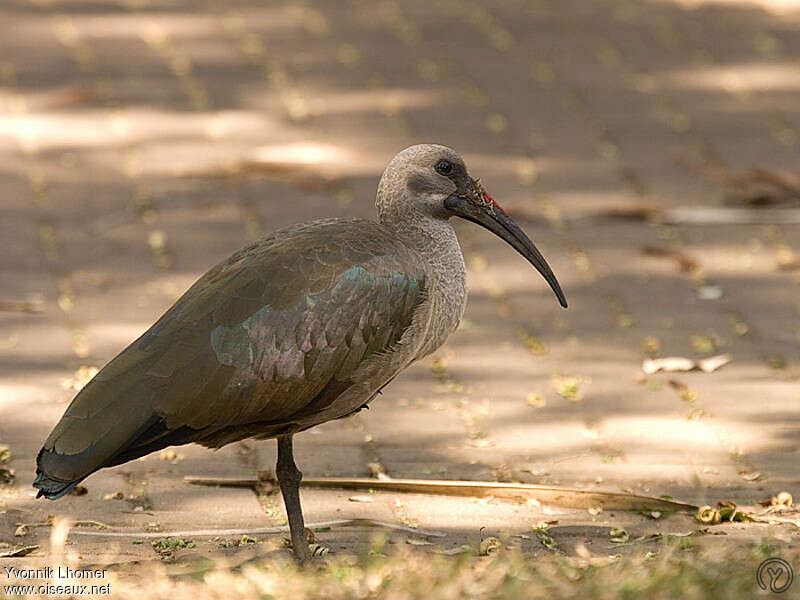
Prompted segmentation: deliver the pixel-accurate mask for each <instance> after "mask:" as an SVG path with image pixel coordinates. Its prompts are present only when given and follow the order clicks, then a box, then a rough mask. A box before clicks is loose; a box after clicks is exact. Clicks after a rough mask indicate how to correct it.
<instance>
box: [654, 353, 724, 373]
mask: <svg viewBox="0 0 800 600" xmlns="http://www.w3.org/2000/svg"><path fill="white" fill-rule="evenodd" d="M731 360H733V358H732V357H731V355H730V354H719V355H717V356H711V357H709V358H704V359H702V360H693V359H691V358H685V357H683V356H670V357H667V358H656V359H647V360H645V361H644V362H643V363H642V371H644V372H645V373H646V374H648V375H653V374H654V373H658V372H659V371H664V372H667V373H683V372H687V371H693V370H695V369H698V370H700V371H703V372H704V373H712V372H714V371H716V370H717V369H720V368H722V367H724V366H725V365H727V364H728V363H729V362H731Z"/></svg>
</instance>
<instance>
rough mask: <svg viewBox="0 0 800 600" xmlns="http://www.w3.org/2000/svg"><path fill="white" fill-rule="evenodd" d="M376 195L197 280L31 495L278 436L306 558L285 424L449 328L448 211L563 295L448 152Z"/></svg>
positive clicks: (351, 393)
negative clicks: (372, 203)
mask: <svg viewBox="0 0 800 600" xmlns="http://www.w3.org/2000/svg"><path fill="white" fill-rule="evenodd" d="M376 205H377V209H378V222H373V221H368V220H363V219H326V220H319V221H313V222H310V223H304V224H300V225H295V226H293V227H289V228H286V229H282V230H279V231H276V232H274V233H273V234H271V235H269V236H267V237H266V238H264V239H262V240H260V241H258V242H256V243H254V244H252V245H250V246H248V247H246V248H243V249H242V250H240V251H239V252H237V253H236V254H234V255H233V256H231V257H230V258H228V259H227V260H225V261H223V262H222V263H220V264H219V265H217V266H216V267H214V268H213V269H211V270H210V271H208V272H207V273H206V274H205V275H204V276H203V277H201V278H200V279H199V280H198V281H197V282H196V283H195V284H194V285H193V286H192V287H191V288H190V289H189V290H188V291H187V292H186V293H185V294H184V295H183V296H182V297H181V298H180V299H179V300H178V301H177V302H176V303H175V304H174V305H173V306H172V307H171V308H170V309H169V310H168V311H167V312H166V313H165V314H164V315H163V316H162V317H161V318H160V319H159V320H158V321H157V322H156V323H155V324H154V325H153V326H152V327H151V328H150V329H149V330H147V331H146V332H145V333H144V334H143V335H142V336H141V337H140V338H139V339H137V340H136V341H134V342H133V343H132V344H131V345H130V346H128V347H127V348H126V349H125V350H123V351H122V352H121V353H120V354H119V355H118V356H117V357H115V358H114V359H113V360H112V361H111V362H109V363H108V364H107V365H106V366H105V367H104V368H103V369H102V370H101V371H100V372H99V373H98V375H97V376H96V377H95V378H94V379H93V380H92V381H91V382H90V383H89V384H88V385H87V386H86V387H84V388H83V389H82V390H81V391H80V392H79V393H78V395H77V396H76V397H75V398H74V400H73V401H72V403H71V404H70V406H69V408H67V411H66V412H65V414H64V416H63V417H62V418H61V420H60V421H59V422H58V424H57V425H56V426H55V428H54V429H53V431H52V432H51V434H50V436H49V437H48V438H47V440H46V441H45V443H44V446H43V448H42V449H41V451H40V452H39V456H38V460H37V464H38V468H37V478H36V481H35V482H34V485H35V486H36V487H37V488H39V490H40V491H39V495H44V496H46V497H48V498H58V497H60V496H62V495H63V494H65V493H66V492H68V491H69V490H70V489H72V487H74V486H75V485H76V484H77V483H78V482H79V481H81V480H82V479H84V478H85V477H87V476H88V475H90V474H91V473H93V472H94V471H96V470H98V469H101V468H103V467H108V466H113V465H117V464H120V463H123V462H126V461H129V460H132V459H134V458H137V457H140V456H143V455H145V454H148V453H150V452H153V451H155V450H158V449H161V448H164V447H166V446H170V445H176V444H185V443H189V442H197V443H200V444H202V445H204V446H208V447H213V448H217V447H220V446H223V445H225V444H228V443H230V442H233V441H236V440H241V439H244V438H248V437H252V438H258V439H264V438H272V437H276V438H278V467H277V474H278V479H279V481H280V483H281V490H282V492H283V495H284V499H285V501H286V505H287V512H288V513H289V521H290V528H291V529H292V542H293V546H294V548H295V552H296V553H297V555H298V557H299V558H300V559H301V560H304V559H306V558H307V557H308V547H307V544H306V543H305V540H304V534H303V527H302V514H301V513H300V505H299V496H298V494H297V488H298V486H299V481H300V472H299V471H298V470H297V467H296V466H295V465H294V460H293V458H292V450H291V448H292V445H291V441H292V437H291V436H292V435H293V434H295V433H297V432H299V431H302V430H304V429H307V428H309V427H313V426H314V425H317V424H319V423H323V422H325V421H329V420H331V419H337V418H341V417H345V416H347V415H349V414H352V413H353V412H355V411H357V410H359V409H360V408H361V407H363V406H364V405H365V404H366V403H367V402H369V401H370V400H372V398H373V397H374V396H375V395H376V394H377V392H378V391H379V390H380V389H381V388H382V387H383V386H385V385H386V384H387V383H388V382H389V381H391V380H392V379H393V378H394V377H395V376H396V375H397V374H398V373H399V372H400V371H402V370H403V369H404V368H405V367H406V366H408V365H409V364H410V363H411V362H413V361H414V360H416V359H418V358H420V357H422V356H425V355H427V354H429V353H430V352H432V351H433V350H435V349H436V348H437V347H439V346H440V345H441V344H442V343H443V342H444V340H445V339H446V338H447V336H448V335H450V333H451V332H452V331H453V330H454V329H455V328H456V326H457V325H458V322H459V320H460V318H461V316H462V314H463V311H464V307H465V304H466V277H465V268H464V261H463V258H462V255H461V250H460V247H459V245H458V240H457V239H456V236H455V233H454V231H453V229H452V226H451V225H450V223H449V221H448V219H449V217H450V216H453V215H456V216H461V217H464V218H467V219H469V220H472V221H475V222H477V223H479V224H481V225H483V226H484V227H487V228H488V229H490V230H492V231H494V232H495V233H497V234H498V235H500V236H501V237H504V239H506V240H507V241H508V242H509V243H510V244H512V245H513V246H514V247H515V248H516V249H517V250H518V251H520V252H521V253H522V254H523V255H525V256H526V258H528V260H530V261H531V262H532V263H533V264H534V266H536V267H537V269H539V270H540V272H542V274H543V275H544V276H545V277H546V278H547V279H548V281H549V282H550V284H551V286H552V287H553V289H554V291H555V292H556V294H557V296H558V297H559V300H560V301H561V303H562V304H563V305H565V306H566V302H565V300H564V299H563V293H562V292H561V289H560V287H559V286H558V283H557V281H556V280H555V277H554V276H553V274H552V272H551V271H550V269H549V267H548V266H547V263H546V262H545V261H544V259H543V258H542V257H541V255H540V254H539V253H538V251H537V250H536V249H535V247H534V246H533V244H532V243H531V242H530V240H528V238H527V237H526V236H525V235H524V233H522V232H521V230H519V228H518V227H516V225H514V224H513V222H512V221H511V220H510V219H509V218H508V217H507V215H505V213H504V212H503V211H502V209H501V208H500V207H499V206H498V205H497V204H496V203H495V202H494V201H493V200H492V199H491V197H490V196H488V194H486V193H485V192H484V191H483V189H482V188H481V187H480V184H478V183H477V182H476V181H474V180H473V179H471V178H470V177H469V176H468V175H467V172H466V168H465V167H464V164H463V161H462V160H461V158H460V157H459V156H458V154H456V153H455V152H454V151H453V150H451V149H449V148H446V147H444V146H438V145H420V146H412V147H411V148H408V149H406V150H404V151H403V152H401V153H400V154H398V155H397V156H396V157H395V158H394V159H393V160H392V161H391V162H390V164H389V166H388V167H387V168H386V171H385V172H384V174H383V177H382V178H381V182H380V184H379V187H378V197H377V202H376Z"/></svg>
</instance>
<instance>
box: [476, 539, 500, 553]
mask: <svg viewBox="0 0 800 600" xmlns="http://www.w3.org/2000/svg"><path fill="white" fill-rule="evenodd" d="M502 547H503V544H502V542H500V540H499V539H497V538H496V537H487V538H484V539H483V540H481V543H480V546H478V554H480V555H481V556H490V555H492V554H497V553H498V552H499V551H500V548H502Z"/></svg>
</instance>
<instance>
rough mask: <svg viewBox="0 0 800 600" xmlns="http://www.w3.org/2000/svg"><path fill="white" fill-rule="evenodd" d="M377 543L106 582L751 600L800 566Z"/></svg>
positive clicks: (205, 591)
mask: <svg viewBox="0 0 800 600" xmlns="http://www.w3.org/2000/svg"><path fill="white" fill-rule="evenodd" d="M387 548H388V547H385V546H384V545H383V544H382V543H380V542H376V543H375V544H374V545H373V548H372V550H371V551H370V552H369V553H367V554H365V555H363V556H353V555H336V556H329V557H326V558H325V559H320V560H317V561H315V562H314V563H313V564H312V565H311V566H310V567H306V568H305V569H301V568H298V567H297V566H296V565H295V564H294V563H293V562H292V561H291V559H289V557H288V555H285V554H282V553H280V556H277V557H276V556H275V555H273V556H271V557H270V558H268V559H261V560H258V561H255V562H250V563H247V564H245V565H243V566H241V567H239V568H236V569H233V570H215V569H209V570H204V571H202V570H201V571H198V572H195V573H193V574H192V575H188V576H187V575H183V576H180V577H174V576H168V575H166V571H165V572H163V573H153V572H152V570H148V575H147V578H139V577H136V578H134V579H127V580H120V581H114V583H113V585H112V587H113V594H112V597H114V598H153V599H155V598H164V599H165V600H182V599H184V598H186V599H188V598H208V599H214V598H220V599H223V598H224V599H227V598H231V597H236V598H244V599H251V598H253V599H254V598H292V599H293V600H306V599H308V600H311V599H317V598H318V599H325V600H337V599H345V598H348V599H349V598H392V599H409V600H411V599H416V598H420V599H421V598H426V599H438V598H441V599H453V600H461V599H465V598H476V599H478V598H480V599H481V600H484V599H494V598H497V599H501V598H508V599H512V598H513V599H518V598H542V599H547V600H554V599H557V598H581V599H583V598H586V599H615V600H616V599H620V598H623V599H626V598H648V599H659V598H680V599H686V600H691V599H695V598H696V599H698V600H700V599H703V600H705V599H708V598H715V599H717V598H753V597H755V596H756V595H758V594H760V593H761V592H760V590H759V589H758V586H757V584H756V579H755V574H756V571H757V569H758V565H759V564H760V563H761V562H762V561H763V560H764V559H765V557H767V556H771V555H776V554H780V555H782V557H783V558H784V559H786V560H788V562H789V563H790V564H794V565H797V564H800V560H798V559H800V551H798V550H797V549H792V548H789V549H784V550H781V551H776V549H775V548H773V547H770V546H769V545H767V544H763V545H762V546H761V547H750V548H744V547H731V546H730V545H726V546H725V547H723V546H722V545H718V546H716V548H714V549H710V548H705V549H701V548H698V547H697V546H694V545H692V544H690V543H689V542H688V541H687V540H673V541H665V542H664V543H663V545H662V546H660V547H659V548H657V551H656V552H645V550H642V551H641V552H638V553H636V554H635V555H631V556H627V557H616V558H609V557H600V556H590V555H588V554H585V555H584V558H567V557H564V556H559V555H555V554H552V555H546V556H540V557H536V558H534V557H531V556H530V555H527V556H526V555H523V554H520V553H518V552H502V551H501V552H500V553H498V554H495V555H493V556H486V557H479V556H475V555H474V554H464V555H460V556H442V555H431V554H426V553H422V552H419V551H414V550H412V549H409V548H406V547H401V548H400V550H399V551H394V552H392V553H391V555H390V556H387V555H385V554H384V551H386V550H387Z"/></svg>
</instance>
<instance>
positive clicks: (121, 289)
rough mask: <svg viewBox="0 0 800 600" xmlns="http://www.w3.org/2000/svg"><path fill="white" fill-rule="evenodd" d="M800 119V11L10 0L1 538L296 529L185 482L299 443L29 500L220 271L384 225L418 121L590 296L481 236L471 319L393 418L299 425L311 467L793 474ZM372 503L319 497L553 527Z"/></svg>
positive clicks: (747, 492)
mask: <svg viewBox="0 0 800 600" xmlns="http://www.w3.org/2000/svg"><path fill="white" fill-rule="evenodd" d="M798 136H800V5H799V3H798V2H796V1H790V0H782V1H779V0H774V1H769V0H761V1H754V2H746V1H737V0H729V1H722V0H720V1H704V0H674V1H673V0H652V1H640V0H627V1H626V0H599V1H594V2H585V1H584V0H566V1H565V0H559V1H556V0H536V1H534V0H531V1H522V0H504V1H502V2H489V1H479V0H459V1H441V2H420V1H416V0H408V1H402V2H401V1H393V0H376V1H364V0H346V1H338V0H337V1H332V0H325V1H318V2H305V1H270V2H252V1H244V0H231V1H227V2H205V1H188V0H120V1H118V2H113V1H101V0H31V1H25V0H6V1H5V2H3V3H2V7H0V198H1V199H2V200H0V202H1V204H0V206H1V207H2V208H0V211H1V212H0V444H2V445H4V446H5V448H6V450H4V451H3V453H0V462H3V464H0V468H2V474H3V479H4V481H5V484H4V485H0V509H4V510H5V511H6V512H5V513H4V514H0V541H4V542H6V543H16V542H17V541H18V540H15V539H14V538H13V536H12V533H13V531H14V529H15V523H17V522H41V521H43V520H45V519H46V516H47V515H48V514H53V513H54V512H57V513H59V514H62V513H63V514H66V515H68V516H72V517H73V518H75V519H81V518H86V515H89V514H91V515H93V517H92V518H95V519H98V520H100V521H102V522H105V523H110V524H113V525H115V526H120V527H123V526H128V527H134V528H135V527H139V528H141V527H144V526H146V525H148V526H149V525H151V524H152V523H156V524H158V525H159V526H161V527H163V528H165V529H167V530H169V529H175V528H179V527H181V526H182V525H196V524H197V523H203V524H205V525H208V526H211V525H214V526H220V527H225V526H227V527H234V526H239V527H244V526H264V525H267V524H271V523H279V522H281V521H282V520H283V513H282V511H283V508H282V505H281V503H280V499H279V498H277V500H276V499H275V497H274V496H259V495H258V494H253V493H252V492H251V491H250V490H223V489H220V490H213V491H208V490H203V489H197V488H189V486H186V485H185V484H184V483H183V482H182V481H181V477H182V476H183V475H229V476H235V475H240V474H252V473H253V472H254V471H256V470H259V469H270V468H272V465H273V461H274V448H273V446H274V444H273V443H272V442H258V443H255V442H246V443H242V444H237V445H234V446H231V447H228V448H226V449H223V450H222V451H220V452H217V453H212V452H210V451H207V450H204V449H201V448H198V447H182V448H179V449H176V450H174V451H173V450H170V451H165V452H162V453H161V454H156V455H153V456H150V457H148V458H145V459H142V460H140V461H136V462H134V463H131V464H128V465H124V466H122V467H118V468H116V469H114V470H109V471H104V472H102V473H99V474H96V475H94V476H92V477H91V478H90V479H89V480H87V482H86V487H87V488H88V494H87V495H85V496H82V497H73V496H70V497H68V498H66V499H65V500H63V501H60V502H59V503H58V504H51V503H47V504H45V503H44V502H41V501H40V502H34V501H33V499H32V497H31V496H32V494H33V491H32V489H31V488H30V482H31V481H32V479H33V474H34V458H35V454H36V452H37V451H38V449H39V447H40V445H41V442H42V441H43V439H44V438H45V436H46V435H47V433H48V431H49V430H50V428H51V427H52V425H53V424H54V423H55V422H56V420H57V419H58V418H59V417H60V415H61V413H62V412H63V411H64V409H65V408H66V405H67V403H68V402H69V400H70V399H71V398H72V396H73V395H74V394H75V392H76V391H77V390H78V389H80V387H81V386H82V385H84V384H85V383H86V381H88V379H89V378H91V376H92V375H93V374H94V373H95V372H96V369H97V368H98V367H102V365H103V364H105V362H106V361H108V360H109V359H110V358H112V357H113V356H114V355H115V354H116V353H117V352H118V351H120V350H121V349H122V348H123V347H124V346H126V345H127V344H128V343H129V342H130V341H132V340H133V339H134V338H135V337H136V336H138V335H139V334H140V333H141V332H142V331H143V330H144V329H146V328H147V327H148V326H149V325H150V324H151V323H152V322H153V321H154V320H155V319H156V318H157V317H158V316H159V315H160V314H161V313H162V312H163V311H164V310H165V309H166V308H167V307H168V306H169V305H170V304H171V303H172V302H173V301H174V300H175V299H176V298H177V297H178V296H179V295H180V294H181V293H182V292H183V291H184V290H185V289H186V288H187V287H188V286H189V285H190V284H191V283H192V282H193V281H194V280H195V279H196V278H197V277H198V276H199V275H201V274H202V273H203V272H204V271H205V270H206V269H208V268H209V267H210V266H212V265H213V264H215V263H216V262H218V261H219V260H221V259H223V258H225V257H226V256H227V255H228V254H229V253H231V252H233V251H234V250H236V249H237V248H239V247H240V246H242V245H244V244H246V243H248V242H250V241H251V240H254V239H256V238H258V237H259V236H261V235H262V234H264V233H267V232H269V231H271V230H273V229H276V228H278V227H282V226H284V225H288V224H290V223H294V222H297V221H301V220H309V219H314V218H319V217H329V216H362V217H371V216H373V215H374V206H373V203H374V196H375V189H376V185H377V180H378V178H379V176H380V173H381V171H382V169H383V167H384V165H385V164H386V163H387V161H388V160H389V159H390V158H391V157H392V156H393V155H394V154H395V153H396V152H398V151H399V150H401V149H402V148H404V147H406V146H409V145H411V144H414V143H419V142H438V143H443V144H447V145H450V146H452V147H454V148H456V149H457V150H458V151H460V152H461V153H462V154H463V155H464V156H465V158H466V161H467V164H468V166H469V167H470V172H471V174H472V175H473V176H480V177H481V180H482V182H483V184H484V185H485V187H486V189H487V190H489V192H490V193H491V194H492V195H493V196H494V197H495V198H496V199H497V200H498V202H500V203H501V204H502V205H503V206H504V207H505V208H506V209H507V210H508V212H509V213H510V214H511V215H512V216H513V217H514V218H515V219H516V220H517V222H518V223H520V225H521V226H522V227H523V228H524V229H525V230H526V231H527V232H528V233H529V234H530V236H531V237H532V238H533V239H534V240H535V241H536V242H537V244H538V246H539V248H540V249H541V250H542V252H543V253H544V255H545V256H546V257H547V259H548V260H549V261H550V263H551V265H552V266H553V269H554V271H555V272H556V274H557V275H558V277H559V279H560V281H561V283H562V286H563V287H564V290H565V292H566V295H567V298H568V299H569V301H570V308H569V309H568V310H566V311H564V310H562V309H561V308H559V306H558V305H557V303H556V301H555V299H554V298H553V296H552V293H551V291H550V290H549V289H548V288H547V286H546V284H545V283H544V281H543V280H542V279H541V278H540V277H539V276H538V274H537V273H535V272H534V271H533V270H532V269H531V268H530V267H529V265H527V263H525V262H524V261H523V259H521V258H520V257H519V256H517V255H516V254H515V253H514V252H513V251H512V250H511V249H510V248H508V247H507V246H505V245H503V243H502V242H500V241H499V240H496V239H495V238H494V237H493V236H491V235H489V234H488V233H487V232H485V231H483V230H479V229H477V228H476V227H474V226H472V225H471V224H469V223H466V222H463V223H457V224H455V226H456V227H457V230H458V233H459V236H460V239H461V242H462V246H463V249H464V253H465V257H466V261H467V265H468V279H469V286H470V303H469V307H468V310H467V313H466V315H465V319H464V322H463V323H462V326H461V327H460V329H459V330H458V331H457V332H456V334H454V335H453V337H452V338H451V339H450V341H449V342H448V343H447V345H446V346H445V347H444V348H442V349H441V350H440V351H439V352H438V353H437V355H436V356H435V357H433V358H430V359H428V360H426V361H424V362H423V363H421V364H419V365H417V366H415V367H414V368H413V369H410V370H409V371H408V372H406V373H405V374H404V375H403V376H401V377H400V378H398V379H397V381H396V382H394V383H393V384H392V386H390V387H389V388H387V389H386V390H385V392H384V394H383V396H382V397H380V398H379V399H378V400H377V401H376V402H375V403H373V405H372V407H371V410H370V411H364V413H363V414H359V415H357V416H356V417H354V418H352V419H348V420H346V421H340V422H333V423H328V424H325V425H323V426H321V427H319V428H318V429H316V430H315V431H312V432H308V433H304V434H303V435H301V436H298V438H297V441H296V456H297V460H298V464H299V465H300V467H301V469H302V470H303V471H304V472H305V474H306V475H310V476H315V475H316V476H322V475H336V476H345V475H351V476H367V475H369V474H370V473H373V474H374V473H375V472H378V471H384V472H386V473H388V474H389V475H392V476H395V477H424V478H442V479H454V478H464V479H484V480H490V481H497V480H499V481H511V480H515V481H525V482H531V483H542V484H552V485H568V486H578V487H584V488H590V489H607V490H612V491H629V492H635V493H641V494H648V495H653V496H659V495H670V496H673V497H675V498H679V499H681V500H685V501H689V502H695V503H700V504H703V503H706V502H708V503H711V504H713V503H715V502H716V501H717V500H722V499H732V500H734V501H737V502H740V503H741V502H748V501H752V500H754V499H757V498H760V497H762V496H769V495H770V494H773V493H775V492H777V491H779V490H782V489H787V490H789V491H798V483H800V478H799V477H798V473H797V464H798V460H800V426H799V424H798V409H797V407H798V402H800V391H799V390H800V388H799V387H798V382H797V379H798V377H799V376H800V294H798V291H799V290H800V288H799V287H798V285H799V284H800V257H798V252H800V152H799V150H800V139H799V137H798ZM665 357H680V358H682V359H685V360H683V361H682V362H681V361H678V362H676V361H666V362H664V361H661V362H659V361H658V359H660V358H665ZM709 358H713V359H714V360H712V361H710V362H697V361H702V360H704V359H709ZM648 360H655V361H656V362H645V361H648ZM694 366H699V367H700V368H699V369H698V368H695V370H693V371H690V372H683V371H681V370H680V369H685V368H689V367H694ZM703 367H704V368H705V370H704V369H703ZM663 368H666V369H667V371H666V372H665V371H664V370H659V369H663ZM676 369H679V370H677V371H676ZM706 371H708V372H706ZM349 495H350V494H349V493H347V492H336V491H330V490H328V491H326V490H309V491H308V492H304V503H305V512H306V517H307V519H308V520H311V521H320V520H325V519H327V518H339V517H341V516H342V515H345V516H348V515H349V516H353V515H358V516H370V515H371V516H373V517H375V518H380V519H383V520H389V521H397V522H401V523H406V524H412V525H413V524H417V525H424V526H426V527H435V528H439V529H442V530H445V531H449V532H452V533H453V535H456V536H457V535H472V534H471V533H469V532H472V533H474V530H477V528H478V527H479V526H482V525H484V526H488V527H495V528H500V527H506V528H508V527H510V528H512V529H513V528H519V529H520V530H525V529H529V528H530V525H531V522H532V521H535V520H537V519H538V518H541V517H536V516H535V512H536V511H535V507H533V508H532V507H530V506H529V507H525V506H518V505H506V504H502V503H500V504H497V503H494V504H493V503H491V502H488V503H487V502H483V503H476V502H471V501H467V500H458V501H457V500H453V499H442V498H426V497H421V496H420V497H417V496H406V497H399V496H395V495H387V494H377V495H375V497H374V501H373V502H368V503H367V502H365V503H361V504H358V505H353V504H348V502H347V498H348V496H349ZM532 511H533V513H532ZM598 518H600V519H602V518H603V517H597V516H596V515H595V516H592V515H589V514H587V513H586V512H585V511H583V512H581V513H580V514H577V513H576V514H573V515H572V516H569V515H567V516H563V517H561V519H562V524H563V523H574V524H576V526H577V525H580V524H586V523H587V522H588V523H592V522H595V521H597V519H598ZM630 518H631V519H632V518H633V517H630ZM632 523H633V524H632V525H631V526H633V527H640V528H646V527H649V526H650V525H649V524H648V523H647V522H646V520H645V519H644V518H642V519H640V520H639V521H636V522H632ZM36 531H37V530H32V532H31V533H30V534H29V535H30V536H31V537H30V538H28V539H33V538H35V537H36V535H38V534H37V533H36ZM459 532H460V533H459ZM603 535H607V534H606V533H604V534H603ZM741 535H746V533H742V534H741ZM337 536H338V538H337V539H339V540H340V541H343V542H347V540H348V539H349V540H357V539H359V537H358V535H357V534H356V533H353V534H352V535H351V536H350V538H347V537H346V536H345V537H344V538H343V537H341V535H340V534H337ZM88 543H89V542H87V544H88ZM347 543H349V542H347ZM88 548H89V547H88V546H86V547H84V550H85V551H86V553H87V555H89V554H91V550H89V549H88ZM98 548H99V546H98ZM97 551H98V552H99V551H100V550H99V549H98V550H97ZM146 552H150V553H151V554H152V550H151V549H149V548H148V547H141V546H131V545H130V544H128V545H127V546H125V547H124V548H123V553H127V555H129V556H137V553H140V554H141V553H146Z"/></svg>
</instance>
